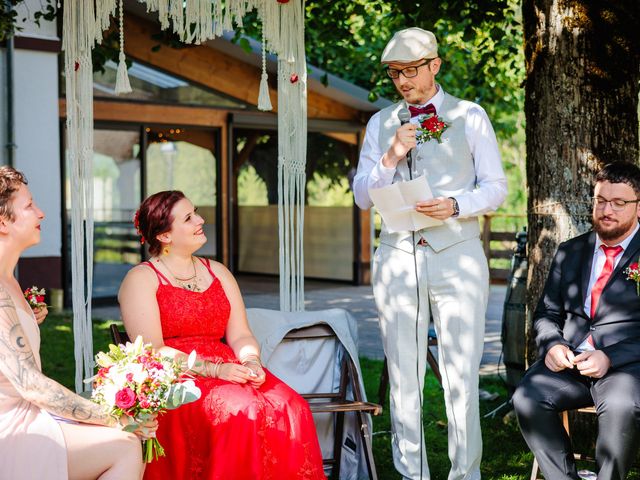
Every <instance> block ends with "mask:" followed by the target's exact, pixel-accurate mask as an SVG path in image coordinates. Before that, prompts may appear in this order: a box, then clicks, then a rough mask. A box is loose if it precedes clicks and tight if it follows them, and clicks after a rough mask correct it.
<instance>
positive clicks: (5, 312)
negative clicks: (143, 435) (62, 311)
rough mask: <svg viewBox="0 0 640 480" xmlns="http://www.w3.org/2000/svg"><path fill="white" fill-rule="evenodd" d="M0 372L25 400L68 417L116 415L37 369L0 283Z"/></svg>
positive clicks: (99, 421)
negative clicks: (106, 411)
mask: <svg viewBox="0 0 640 480" xmlns="http://www.w3.org/2000/svg"><path fill="white" fill-rule="evenodd" d="M0 372H2V374H4V375H5V376H6V377H7V378H8V379H9V381H10V382H11V384H12V385H13V386H14V388H15V389H16V390H17V391H18V392H19V393H20V395H22V397H23V398H24V399H25V400H27V401H28V402H31V403H33V404H34V405H37V406H38V407H40V408H42V409H44V410H46V411H48V412H50V413H53V414H55V415H58V416H60V417H63V418H68V419H70V420H76V421H78V422H83V423H93V424H96V425H106V426H115V425H117V424H118V421H117V419H115V418H114V417H112V416H110V415H108V414H107V413H105V412H104V411H103V409H102V408H101V407H100V406H99V405H97V404H95V403H93V402H91V401H89V400H86V399H85V398H82V397H81V396H79V395H76V394H75V393H73V392H71V391H70V390H68V389H67V388H65V387H63V386H62V385H60V384H59V383H58V382H56V381H55V380H52V379H50V378H48V377H46V376H45V375H43V374H42V372H40V370H39V369H38V366H37V365H36V361H35V357H34V354H33V351H32V349H31V346H30V345H29V341H28V340H27V337H26V335H25V332H24V330H23V329H22V326H21V325H20V321H19V320H18V316H17V312H16V307H15V306H14V303H13V301H12V300H11V296H10V295H9V294H8V293H7V291H6V290H5V289H4V288H2V287H0Z"/></svg>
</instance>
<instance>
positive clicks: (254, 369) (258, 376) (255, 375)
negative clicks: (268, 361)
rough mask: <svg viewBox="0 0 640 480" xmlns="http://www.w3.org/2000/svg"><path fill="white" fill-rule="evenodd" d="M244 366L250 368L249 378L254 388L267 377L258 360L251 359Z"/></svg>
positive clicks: (258, 386)
mask: <svg viewBox="0 0 640 480" xmlns="http://www.w3.org/2000/svg"><path fill="white" fill-rule="evenodd" d="M244 366H245V367H247V368H248V369H249V370H251V373H250V374H249V375H250V376H251V378H250V379H249V382H250V383H251V385H252V386H253V387H255V388H260V386H261V385H262V384H263V383H264V381H265V380H266V379H267V375H266V373H265V372H264V370H263V368H262V365H260V363H258V362H255V361H252V362H246V363H245V364H244Z"/></svg>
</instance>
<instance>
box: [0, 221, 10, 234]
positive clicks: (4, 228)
mask: <svg viewBox="0 0 640 480" xmlns="http://www.w3.org/2000/svg"><path fill="white" fill-rule="evenodd" d="M8 233H9V220H7V219H6V218H5V217H0V234H3V235H6V234H8Z"/></svg>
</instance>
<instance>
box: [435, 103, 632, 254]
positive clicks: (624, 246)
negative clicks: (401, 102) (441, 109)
mask: <svg viewBox="0 0 640 480" xmlns="http://www.w3.org/2000/svg"><path fill="white" fill-rule="evenodd" d="M436 108H437V107H436ZM638 229H640V224H636V228H634V229H633V232H631V234H630V235H627V238H625V239H624V240H623V241H621V242H620V243H619V244H618V245H620V246H621V247H622V250H623V252H624V250H626V249H627V247H628V246H629V244H630V243H631V240H633V237H634V236H635V234H636V233H638ZM604 244H605V243H604V242H603V241H602V240H600V236H599V235H598V234H596V249H595V251H596V252H597V251H598V250H599V248H600V246H601V245H604ZM607 246H609V247H616V246H617V245H607Z"/></svg>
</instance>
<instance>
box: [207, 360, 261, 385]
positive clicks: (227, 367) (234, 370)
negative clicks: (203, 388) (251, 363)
mask: <svg viewBox="0 0 640 480" xmlns="http://www.w3.org/2000/svg"><path fill="white" fill-rule="evenodd" d="M251 373H252V372H251V369H250V368H248V367H245V366H244V365H238V364H237V363H222V364H220V365H219V366H218V369H217V375H216V376H217V378H219V379H221V380H226V381H227V382H233V383H247V382H250V381H252V380H253V379H254V377H252V376H251Z"/></svg>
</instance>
